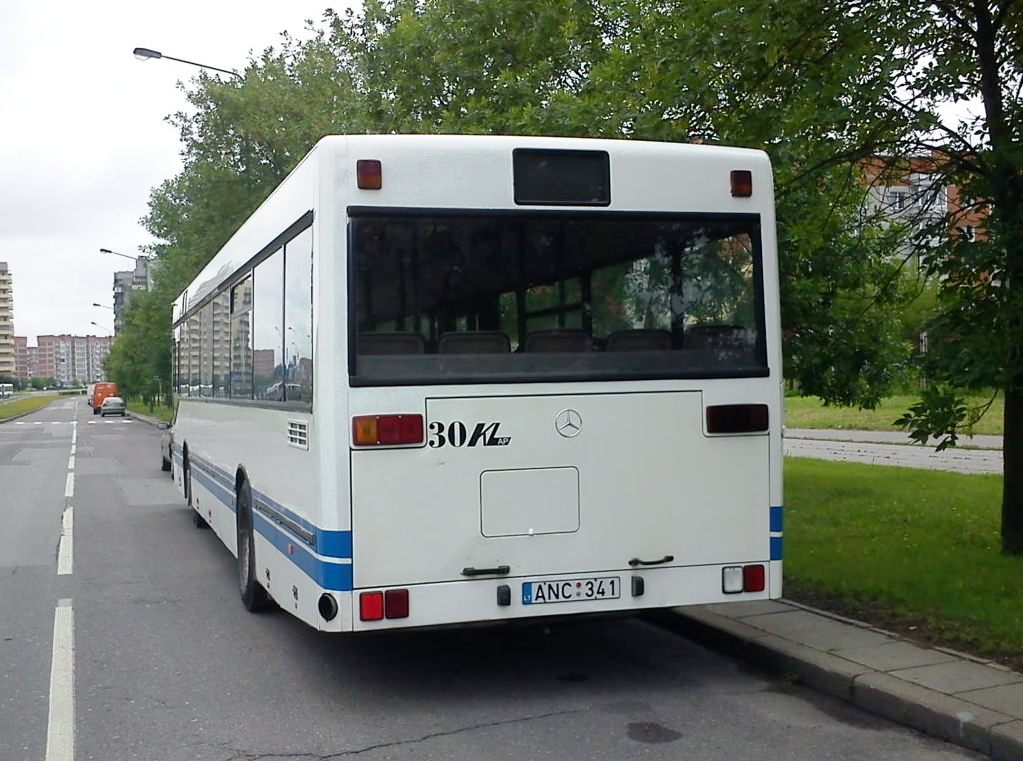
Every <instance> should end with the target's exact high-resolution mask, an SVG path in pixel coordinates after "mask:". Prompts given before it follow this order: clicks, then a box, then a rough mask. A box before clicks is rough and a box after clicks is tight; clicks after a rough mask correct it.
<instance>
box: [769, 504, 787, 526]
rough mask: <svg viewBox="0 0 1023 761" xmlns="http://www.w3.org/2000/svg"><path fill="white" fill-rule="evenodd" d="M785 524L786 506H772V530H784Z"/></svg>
mask: <svg viewBox="0 0 1023 761" xmlns="http://www.w3.org/2000/svg"><path fill="white" fill-rule="evenodd" d="M784 525H785V508H784V507H781V506H777V507H772V508H771V531H775V532H782V531H784V530H785V529H784Z"/></svg>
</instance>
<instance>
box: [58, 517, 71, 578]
mask: <svg viewBox="0 0 1023 761" xmlns="http://www.w3.org/2000/svg"><path fill="white" fill-rule="evenodd" d="M74 560H75V509H74V508H73V507H68V509H67V510H65V511H64V517H63V519H62V520H61V527H60V546H59V549H58V550H57V575H58V576H68V575H70V574H71V572H72V569H73V568H74Z"/></svg>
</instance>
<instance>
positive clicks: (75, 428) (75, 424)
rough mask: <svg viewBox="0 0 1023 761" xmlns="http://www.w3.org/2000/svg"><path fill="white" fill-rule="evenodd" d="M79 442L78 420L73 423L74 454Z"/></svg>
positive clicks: (72, 440)
mask: <svg viewBox="0 0 1023 761" xmlns="http://www.w3.org/2000/svg"><path fill="white" fill-rule="evenodd" d="M77 443H78V421H77V420H76V421H75V422H73V423H72V424H71V449H72V454H74V451H73V450H74V448H75V444H77Z"/></svg>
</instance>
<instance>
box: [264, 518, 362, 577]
mask: <svg viewBox="0 0 1023 761" xmlns="http://www.w3.org/2000/svg"><path fill="white" fill-rule="evenodd" d="M252 518H253V525H254V526H255V529H256V531H258V532H259V533H260V534H262V535H263V536H264V537H265V538H266V539H267V541H269V542H270V543H271V544H273V545H274V547H276V548H277V550H278V551H279V552H280V553H281V554H282V555H284V556H285V557H286V558H288V559H289V560H290V561H291V562H292V563H294V564H295V565H297V566H298V567H299V568H301V569H302V571H304V572H305V574H306V576H308V577H309V578H311V579H312V580H313V581H315V582H316V583H317V584H318V585H319V586H321V587H323V588H324V589H330V590H334V591H337V592H351V591H352V564H351V563H328V562H326V561H324V560H321V559H320V558H318V557H316V556H315V555H313V554H312V553H311V552H309V550H307V549H306V548H305V547H304V546H302V544H301V543H296V542H294V541H292V539H291V537H289V536H288V535H287V534H285V533H284V532H283V531H282V530H281V528H280V527H279V526H278V525H277V524H276V523H273V522H271V521H269V520H267V519H266V518H264V517H263V516H262V515H260V514H259V513H255V512H254V513H253V514H252Z"/></svg>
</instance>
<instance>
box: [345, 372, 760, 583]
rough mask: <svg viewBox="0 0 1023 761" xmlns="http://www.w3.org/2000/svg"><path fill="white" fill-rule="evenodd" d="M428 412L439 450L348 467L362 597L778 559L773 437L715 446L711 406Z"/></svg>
mask: <svg viewBox="0 0 1023 761" xmlns="http://www.w3.org/2000/svg"><path fill="white" fill-rule="evenodd" d="M426 413H427V419H426V423H427V430H428V437H429V442H428V446H425V447H419V448H412V449H379V450H377V449H360V450H355V451H352V453H351V458H352V542H353V557H354V563H353V565H354V585H355V587H356V588H367V587H383V586H403V585H411V584H420V583H428V582H441V581H456V580H463V579H466V577H465V576H464V575H463V573H462V571H463V569H466V568H477V569H478V568H496V567H499V566H503V565H507V566H509V574H508V575H509V576H512V577H521V576H532V575H543V574H565V573H572V574H577V573H587V572H592V571H608V570H615V569H621V570H628V569H629V568H630V561H634V562H635V561H642V562H644V563H647V562H657V561H663V560H664V559H665V558H667V557H671V558H672V560H670V561H666V562H664V563H663V564H662V567H671V566H695V565H710V564H717V563H732V562H736V563H741V562H751V561H766V560H768V559H769V552H770V549H769V528H770V527H769V507H770V504H769V483H768V445H769V437H768V436H767V435H766V434H762V435H742V436H720V437H709V436H707V435H705V434H704V426H703V403H702V400H701V395H700V393H699V392H695V391H693V392H674V393H627V394H624V393H623V394H589V395H583V394H578V395H550V396H499V397H479V398H431V399H427V403H426ZM544 469H557V470H556V474H555V475H554V476H550V475H549V474H548V475H547V476H540V477H536V476H533V475H529V473H530V472H533V471H541V470H544ZM502 471H503V472H506V473H507V472H509V471H510V472H511V473H510V474H508V475H507V476H506V477H505V478H503V479H501V478H499V479H498V480H497V481H495V480H493V478H494V477H493V475H492V474H494V473H496V472H502ZM568 472H571V474H572V477H574V478H577V485H573V484H572V483H571V480H572V479H571V478H568V477H567V476H566V475H565V474H566V473H568ZM576 474H577V475H576ZM516 478H521V479H522V480H521V481H516ZM502 480H503V483H502ZM496 489H503V493H497V492H496V491H495V490H496ZM573 503H576V504H573ZM516 505H517V506H518V510H519V513H520V514H519V515H516V514H515V511H516ZM495 511H496V512H495ZM498 513H499V515H498ZM531 523H532V524H536V526H539V527H540V528H541V529H542V530H536V526H533V528H534V530H533V532H532V533H530V532H529V529H530V528H531V526H530V525H529V524H531ZM575 523H577V526H576V525H574V524H575ZM491 526H496V527H497V528H498V530H496V531H492V530H490V528H489V527H491ZM487 534H490V535H489V536H488V535H487Z"/></svg>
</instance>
